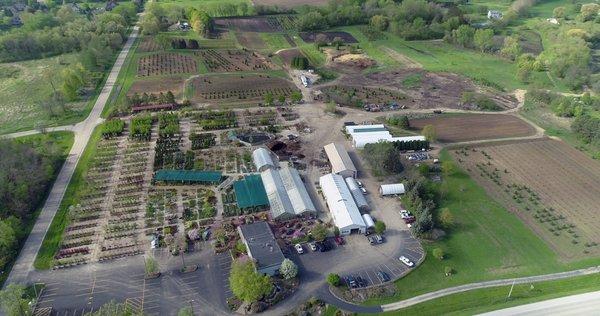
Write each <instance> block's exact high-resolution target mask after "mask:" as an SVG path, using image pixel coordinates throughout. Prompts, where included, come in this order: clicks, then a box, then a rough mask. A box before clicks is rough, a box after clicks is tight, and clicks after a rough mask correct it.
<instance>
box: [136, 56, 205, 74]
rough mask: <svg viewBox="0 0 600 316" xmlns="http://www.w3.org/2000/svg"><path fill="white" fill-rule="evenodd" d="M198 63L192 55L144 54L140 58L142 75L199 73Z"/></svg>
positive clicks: (139, 70) (139, 64) (139, 67)
mask: <svg viewBox="0 0 600 316" xmlns="http://www.w3.org/2000/svg"><path fill="white" fill-rule="evenodd" d="M197 72H198V65H197V64H196V60H194V57H192V56H190V55H183V54H176V53H165V54H154V55H149V56H144V57H142V58H140V59H139V60H138V72H137V75H138V76H140V77H146V76H160V75H174V74H184V73H197Z"/></svg>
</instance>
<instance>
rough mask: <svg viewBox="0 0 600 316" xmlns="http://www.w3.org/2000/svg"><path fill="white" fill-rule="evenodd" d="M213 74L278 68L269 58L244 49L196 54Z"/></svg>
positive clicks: (203, 51) (206, 51)
mask: <svg viewBox="0 0 600 316" xmlns="http://www.w3.org/2000/svg"><path fill="white" fill-rule="evenodd" d="M195 54H196V55H197V56H200V58H202V61H203V62H204V64H205V65H206V67H207V68H208V70H209V71H211V72H233V71H255V70H269V69H275V68H277V67H276V65H275V64H273V63H272V62H271V61H270V60H269V59H268V58H267V57H265V56H263V55H261V54H258V53H256V52H253V51H248V50H243V49H226V50H213V49H209V50H201V51H198V52H196V53H195Z"/></svg>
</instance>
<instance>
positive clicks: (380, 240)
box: [373, 234, 383, 244]
mask: <svg viewBox="0 0 600 316" xmlns="http://www.w3.org/2000/svg"><path fill="white" fill-rule="evenodd" d="M373 238H374V239H375V242H376V243H378V244H381V243H383V237H382V236H381V235H379V234H375V235H373Z"/></svg>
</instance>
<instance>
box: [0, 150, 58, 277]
mask: <svg viewBox="0 0 600 316" xmlns="http://www.w3.org/2000/svg"><path fill="white" fill-rule="evenodd" d="M0 157H2V159H0V271H2V270H3V269H4V267H5V266H6V264H7V263H9V262H10V261H12V259H13V258H14V257H15V256H16V254H17V247H18V244H19V242H20V241H21V240H23V239H24V238H25V237H26V232H25V227H24V225H25V224H26V223H27V222H29V221H30V220H31V219H32V216H33V213H34V212H35V210H36V209H37V208H38V207H39V206H40V204H41V203H42V202H43V198H44V196H45V193H46V192H47V190H48V188H49V186H50V184H51V183H52V180H53V179H54V177H55V176H56V173H57V171H58V169H59V168H60V165H61V163H62V161H63V160H64V156H63V153H62V150H61V149H60V148H59V147H58V146H57V145H56V143H54V142H51V141H50V140H49V139H46V138H42V140H41V141H39V143H38V144H35V145H34V144H31V143H24V142H19V141H16V140H0Z"/></svg>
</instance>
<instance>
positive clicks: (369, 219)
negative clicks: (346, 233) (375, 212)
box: [362, 214, 375, 229]
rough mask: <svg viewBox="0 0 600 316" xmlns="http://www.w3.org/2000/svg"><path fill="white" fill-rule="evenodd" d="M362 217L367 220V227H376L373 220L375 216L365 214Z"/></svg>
mask: <svg viewBox="0 0 600 316" xmlns="http://www.w3.org/2000/svg"><path fill="white" fill-rule="evenodd" d="M362 218H363V221H365V225H367V229H370V228H373V227H375V221H374V220H373V217H371V215H369V214H363V215H362Z"/></svg>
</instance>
